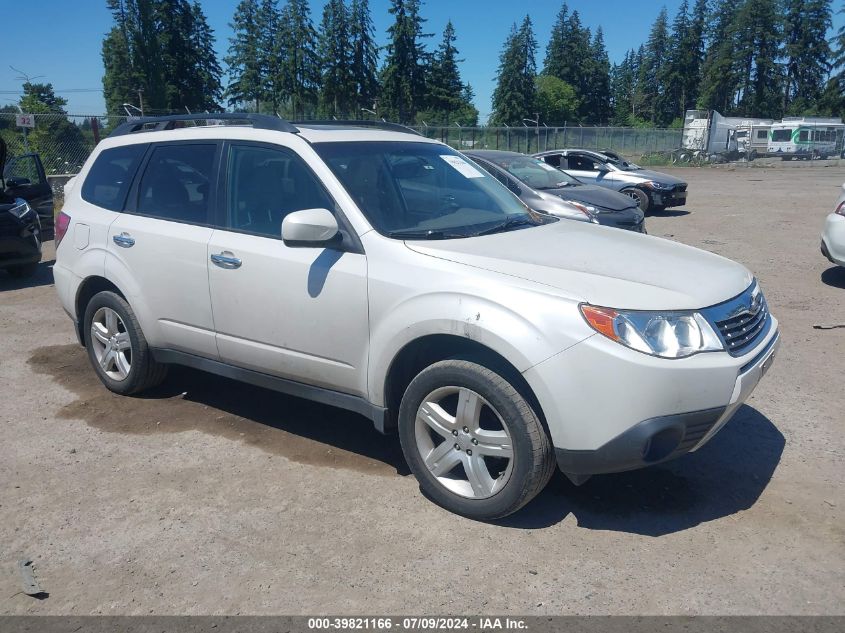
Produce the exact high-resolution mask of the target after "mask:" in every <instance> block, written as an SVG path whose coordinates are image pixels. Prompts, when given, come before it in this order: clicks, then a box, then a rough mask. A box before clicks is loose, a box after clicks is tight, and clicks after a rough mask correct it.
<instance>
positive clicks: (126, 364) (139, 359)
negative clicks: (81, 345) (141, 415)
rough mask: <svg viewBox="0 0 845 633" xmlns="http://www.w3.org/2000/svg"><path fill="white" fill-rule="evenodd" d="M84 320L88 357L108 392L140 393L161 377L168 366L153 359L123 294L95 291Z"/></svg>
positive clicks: (153, 385)
mask: <svg viewBox="0 0 845 633" xmlns="http://www.w3.org/2000/svg"><path fill="white" fill-rule="evenodd" d="M83 323H84V326H85V327H84V332H85V347H86V349H87V350H88V359H89V360H90V361H91V365H92V366H93V367H94V371H96V372H97V376H98V377H99V378H100V380H101V381H102V383H103V384H104V385H105V386H106V387H107V388H108V389H109V390H110V391H113V392H115V393H119V394H121V395H129V394H133V393H139V392H141V391H144V390H146V389H150V388H151V387H155V386H156V385H158V384H160V383H161V382H162V381H163V380H164V378H165V376H166V375H167V365H163V364H161V363H157V362H156V361H155V359H153V356H152V352H151V351H150V348H149V346H148V345H147V339H146V338H144V333H143V332H142V331H141V326H140V325H139V324H138V319H137V318H136V317H135V313H134V312H133V311H132V308H131V307H130V306H129V304H128V303H127V302H126V300H125V299H123V297H121V296H120V295H118V294H116V293H114V292H109V291H105V292H99V293H97V294H95V295H94V296H93V297H91V300H90V301H89V302H88V305H87V306H86V308H85V317H84V321H83Z"/></svg>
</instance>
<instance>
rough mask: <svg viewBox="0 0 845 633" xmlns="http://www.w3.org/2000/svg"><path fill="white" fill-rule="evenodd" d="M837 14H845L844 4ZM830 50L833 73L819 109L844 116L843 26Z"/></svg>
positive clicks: (844, 28)
mask: <svg viewBox="0 0 845 633" xmlns="http://www.w3.org/2000/svg"><path fill="white" fill-rule="evenodd" d="M839 13H840V14H845V2H843V3H842V8H841V9H840V10H839ZM831 48H832V50H833V56H832V60H831V67H832V70H833V72H832V74H831V77H830V80H829V81H828V82H827V86H825V90H824V93H823V94H822V97H821V108H822V110H823V111H824V112H826V113H828V114H831V115H834V116H835V115H838V116H845V26H841V27H839V30H838V31H837V33H836V36H835V37H834V38H833V40H832V41H831Z"/></svg>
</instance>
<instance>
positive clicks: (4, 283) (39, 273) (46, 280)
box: [0, 259, 56, 292]
mask: <svg viewBox="0 0 845 633" xmlns="http://www.w3.org/2000/svg"><path fill="white" fill-rule="evenodd" d="M54 263H56V260H54V259H50V260H48V261H42V262H41V263H39V264H38V268H37V269H36V271H35V274H34V275H33V276H32V277H26V278H24V279H20V278H18V277H12V275H10V274H9V273H8V272H6V271H5V270H0V292H6V291H7V290H21V289H22V288H36V287H38V286H49V285H51V284H52V283H53V264H54Z"/></svg>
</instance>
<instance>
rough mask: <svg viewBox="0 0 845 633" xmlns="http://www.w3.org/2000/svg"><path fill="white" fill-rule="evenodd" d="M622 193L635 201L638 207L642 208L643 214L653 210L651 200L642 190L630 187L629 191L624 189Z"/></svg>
mask: <svg viewBox="0 0 845 633" xmlns="http://www.w3.org/2000/svg"><path fill="white" fill-rule="evenodd" d="M621 193H624V194H625V195H626V196H628V197H629V198H632V199H634V200H635V201H636V203H637V206H638V207H639V208H640V211H642V212H643V213H646V212H647V211H648V210H649V209H650V208H651V198H650V197H649V195H648V194H647V193H646V192H645V191H643V190H642V189H637V188H636V187H630V188H628V189H623V190H622V191H621Z"/></svg>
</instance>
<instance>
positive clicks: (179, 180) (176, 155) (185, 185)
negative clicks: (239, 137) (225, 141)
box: [136, 143, 218, 224]
mask: <svg viewBox="0 0 845 633" xmlns="http://www.w3.org/2000/svg"><path fill="white" fill-rule="evenodd" d="M217 148H218V146H217V144H216V143H208V144H206V143H190V144H174V143H167V144H163V145H159V146H158V147H155V148H154V149H153V152H152V154H151V155H150V159H149V161H148V162H147V165H146V167H145V168H144V174H143V176H141V183H140V185H139V187H138V206H137V210H136V212H137V213H138V214H140V215H148V216H151V217H154V218H160V219H162V220H173V221H175V222H185V223H187V224H210V222H209V212H210V210H211V194H212V191H213V187H212V182H213V180H214V179H213V174H214V162H215V159H216V156H217Z"/></svg>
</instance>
